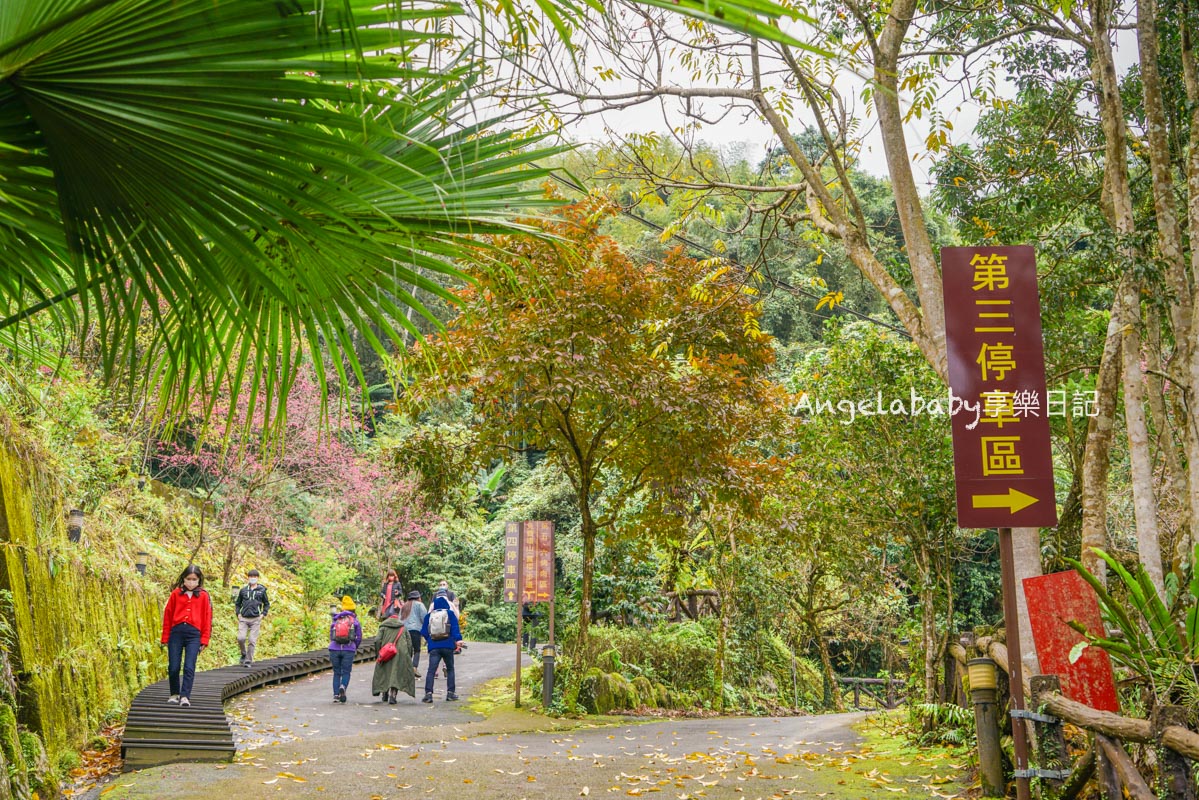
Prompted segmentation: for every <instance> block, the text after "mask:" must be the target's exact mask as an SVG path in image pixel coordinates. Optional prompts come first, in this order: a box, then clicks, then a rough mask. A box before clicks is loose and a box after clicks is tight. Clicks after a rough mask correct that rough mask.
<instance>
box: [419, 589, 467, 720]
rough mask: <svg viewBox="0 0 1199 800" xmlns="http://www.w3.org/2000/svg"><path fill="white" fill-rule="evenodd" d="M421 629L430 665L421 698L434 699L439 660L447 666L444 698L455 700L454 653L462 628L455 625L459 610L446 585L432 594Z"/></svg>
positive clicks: (429, 701) (426, 701)
mask: <svg viewBox="0 0 1199 800" xmlns="http://www.w3.org/2000/svg"><path fill="white" fill-rule="evenodd" d="M420 633H421V638H423V639H424V640H425V642H426V647H427V649H428V651H429V666H428V667H427V668H426V669H425V696H424V697H423V698H422V699H421V702H422V703H432V702H433V681H434V679H435V678H436V677H437V667H438V666H439V665H441V664H442V663H444V664H445V668H446V693H445V699H446V700H457V699H458V695H457V694H455V689H457V686H456V685H455V680H454V655H455V654H456V653H460V652H462V632H461V630H460V629H459V628H458V614H457V613H456V612H455V611H454V607H453V605H451V604H450V598H449V596H448V593H447V591H446V590H445V589H438V590H437V593H436V594H435V595H433V607H432V608H431V609H430V610H429V614H428V616H426V617H425V621H424V623H423V624H422V625H421V632H420Z"/></svg>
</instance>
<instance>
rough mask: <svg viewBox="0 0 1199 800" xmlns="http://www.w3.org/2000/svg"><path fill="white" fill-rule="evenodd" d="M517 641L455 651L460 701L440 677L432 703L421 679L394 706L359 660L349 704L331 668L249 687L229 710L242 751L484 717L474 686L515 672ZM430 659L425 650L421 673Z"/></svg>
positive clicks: (370, 669)
mask: <svg viewBox="0 0 1199 800" xmlns="http://www.w3.org/2000/svg"><path fill="white" fill-rule="evenodd" d="M515 651H516V646H515V645H499V644H490V643H481V642H477V643H474V644H470V645H469V646H468V648H467V649H466V650H465V651H463V652H462V653H461V654H460V655H458V656H455V660H454V671H455V677H456V678H457V682H458V687H457V688H458V696H459V697H460V698H462V699H461V700H458V701H457V702H446V700H445V689H446V680H445V678H444V677H442V676H441V675H438V676H437V679H436V681H435V682H434V685H433V698H434V702H433V704H432V705H428V704H425V703H422V702H420V698H421V697H422V695H423V689H422V687H423V686H424V679H423V678H420V679H418V680H417V690H416V697H415V698H413V697H409V696H408V695H406V694H401V695H400V696H399V698H398V702H397V703H396V705H394V706H392V705H387V704H386V703H380V702H379V699H378V698H377V697H372V696H371V674H372V670H373V667H372V664H371V663H370V662H367V663H363V664H355V665H354V669H353V671H352V672H351V673H350V689H349V691H348V692H346V703H345V705H342V704H341V703H334V702H333V673H332V672H318V673H316V674H314V675H310V676H308V677H306V678H301V679H299V680H297V681H292V682H290V683H285V684H280V685H278V686H272V687H269V688H267V689H262V690H259V691H256V692H250V693H248V694H245V695H242V696H241V697H238V698H235V699H234V700H232V701H230V702H229V703H228V704H227V705H226V707H225V710H226V711H227V712H228V713H229V716H230V718H231V719H232V721H233V723H234V725H233V728H234V739H235V740H236V742H237V745H238V749H239V750H252V749H255V748H258V747H262V746H264V745H270V744H274V743H277V742H284V741H294V740H296V739H304V738H316V737H320V738H326V739H327V738H329V737H336V736H352V735H355V734H360V733H363V732H364V731H367V730H370V729H372V728H374V729H377V730H379V731H380V732H382V731H384V730H387V729H398V728H408V727H432V726H434V725H448V724H464V723H469V722H473V721H477V720H481V719H482V717H481V716H480V715H478V714H473V713H471V712H470V711H468V710H467V709H466V702H465V701H468V700H469V699H470V695H471V692H472V691H474V689H475V687H477V686H479V685H481V684H483V683H486V682H487V681H490V680H492V679H493V678H498V677H500V676H501V675H509V674H512V672H513V668H514V661H515V656H516V653H515ZM427 663H428V653H424V652H422V653H421V664H420V672H421V674H422V675H424V671H425V670H424V667H425V665H426V664H427Z"/></svg>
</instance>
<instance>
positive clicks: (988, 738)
mask: <svg viewBox="0 0 1199 800" xmlns="http://www.w3.org/2000/svg"><path fill="white" fill-rule="evenodd" d="M975 663H977V664H981V665H983V666H986V665H987V663H990V664H991V670H990V672H989V673H987V674H991V675H993V674H994V663H993V662H988V661H987V660H985V659H978V661H977V662H975ZM973 674H974V673H973V671H972V675H973ZM979 677H980V678H981V677H986V676H985V675H982V676H979ZM976 682H977V683H979V684H982V683H985V682H986V681H983V680H978V681H976ZM990 683H991V684H992V686H983V685H979V686H974V685H972V686H971V687H970V700H971V703H972V704H973V705H974V731H975V738H976V740H977V741H978V771H979V778H980V780H981V781H982V788H983V796H984V797H1003V796H1004V790H1005V789H1006V784H1005V783H1004V780H1003V748H1002V747H1000V745H999V703H998V699H999V693H998V691H996V689H995V688H994V686H993V684H994V683H995V681H994V679H993V678H992V679H990Z"/></svg>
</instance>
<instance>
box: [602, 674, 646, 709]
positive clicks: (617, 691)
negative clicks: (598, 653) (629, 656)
mask: <svg viewBox="0 0 1199 800" xmlns="http://www.w3.org/2000/svg"><path fill="white" fill-rule="evenodd" d="M608 681H609V682H610V683H611V685H612V699H613V701H614V702H615V703H616V708H620V709H624V710H625V711H631V710H633V709H634V708H637V706H638V705H639V704H640V703H639V700H638V697H637V690H636V689H635V688H634V687H633V684H632V682H631V681H630V680H629V679H628V678H626V677H625V676H623V675H621V674H619V673H615V672H613V673H611V674H609V675H608Z"/></svg>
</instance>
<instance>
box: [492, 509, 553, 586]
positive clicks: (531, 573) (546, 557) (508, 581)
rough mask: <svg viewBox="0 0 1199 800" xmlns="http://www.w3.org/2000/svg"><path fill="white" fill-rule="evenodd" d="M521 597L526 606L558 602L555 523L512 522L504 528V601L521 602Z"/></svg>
mask: <svg viewBox="0 0 1199 800" xmlns="http://www.w3.org/2000/svg"><path fill="white" fill-rule="evenodd" d="M522 532H523V535H522ZM522 559H523V561H524V563H523V564H522V563H521V561H522ZM522 581H523V583H524V586H523V587H521V586H520V584H521V582H522ZM518 587H520V591H519V592H518ZM518 593H519V595H520V602H522V603H544V602H548V601H550V600H553V598H554V523H552V522H509V523H508V524H507V525H505V526H504V601H505V602H508V603H515V602H517V594H518Z"/></svg>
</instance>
